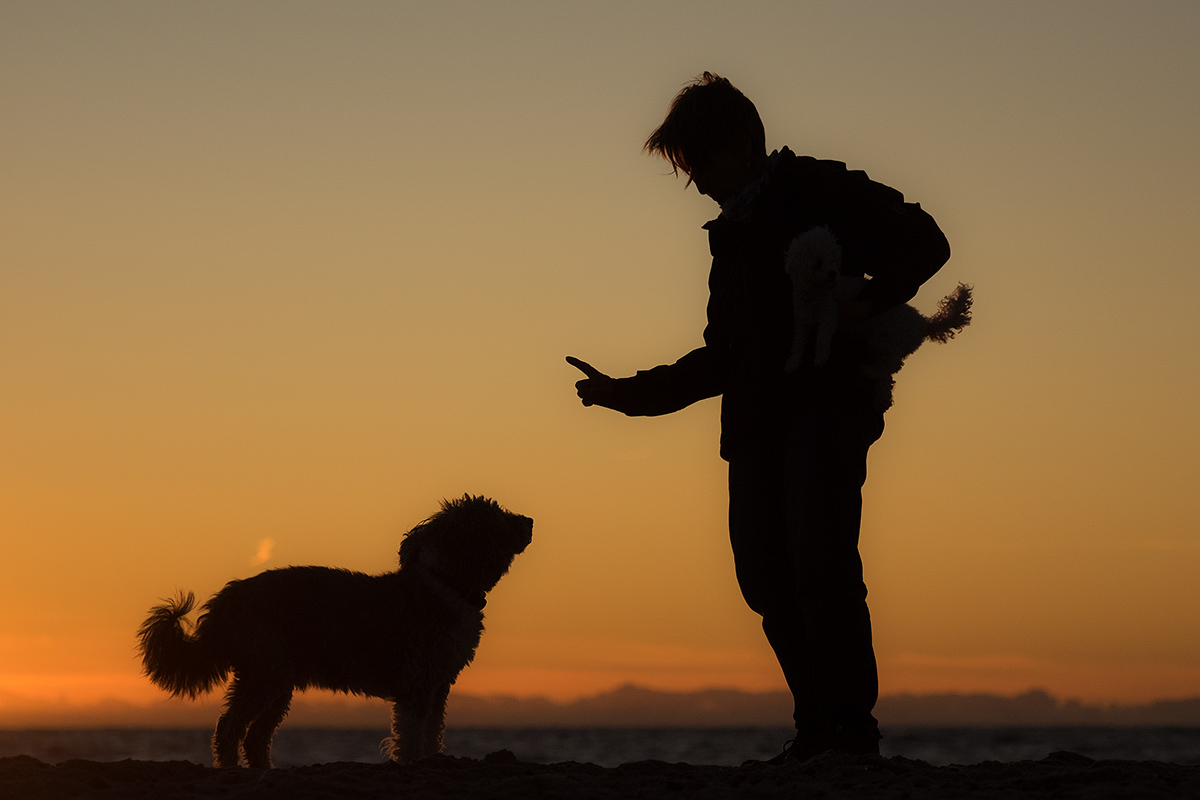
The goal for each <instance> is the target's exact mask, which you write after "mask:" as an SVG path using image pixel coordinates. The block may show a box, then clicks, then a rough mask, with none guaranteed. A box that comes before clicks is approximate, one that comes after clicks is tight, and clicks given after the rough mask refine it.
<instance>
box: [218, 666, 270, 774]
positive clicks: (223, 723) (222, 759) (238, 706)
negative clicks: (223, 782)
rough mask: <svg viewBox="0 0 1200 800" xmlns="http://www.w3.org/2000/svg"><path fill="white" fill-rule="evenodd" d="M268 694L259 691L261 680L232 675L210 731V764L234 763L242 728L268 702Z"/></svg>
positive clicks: (236, 763)
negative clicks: (220, 709)
mask: <svg viewBox="0 0 1200 800" xmlns="http://www.w3.org/2000/svg"><path fill="white" fill-rule="evenodd" d="M272 699H273V698H272V695H271V694H268V693H266V692H264V691H263V689H262V684H261V683H256V682H252V681H246V680H244V679H243V678H241V677H240V676H236V675H235V676H234V679H233V681H232V682H231V683H230V684H229V690H228V691H226V692H225V712H224V713H223V714H221V718H220V719H218V720H217V729H216V730H215V731H213V738H212V754H213V766H214V767H236V766H237V765H238V753H239V751H240V749H241V744H242V740H243V739H245V738H246V729H247V728H248V727H249V726H250V723H251V722H253V721H254V720H255V719H257V718H258V717H259V716H261V715H262V713H263V712H264V711H265V710H266V708H267V706H268V705H270V703H271V700H272Z"/></svg>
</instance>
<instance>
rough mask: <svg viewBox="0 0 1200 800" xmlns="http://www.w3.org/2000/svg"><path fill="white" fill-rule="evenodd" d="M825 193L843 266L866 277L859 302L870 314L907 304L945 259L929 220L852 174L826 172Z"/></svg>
mask: <svg viewBox="0 0 1200 800" xmlns="http://www.w3.org/2000/svg"><path fill="white" fill-rule="evenodd" d="M839 166H841V165H840V164H839ZM843 169H844V167H843ZM826 190H827V194H826V199H827V200H828V201H829V205H830V207H831V211H832V216H833V219H831V220H830V221H831V222H832V223H833V226H834V231H835V233H836V234H839V235H838V238H839V240H841V241H842V242H844V243H846V246H845V248H844V252H843V264H844V267H846V268H852V269H853V270H854V271H856V272H862V273H863V274H866V275H869V276H871V280H870V281H869V282H868V283H867V285H866V288H865V289H863V293H862V295H861V296H860V299H863V300H867V301H869V302H870V303H871V305H872V307H873V310H874V311H875V312H879V311H883V310H885V309H888V308H891V307H892V306H895V305H898V304H900V303H906V302H908V301H909V300H911V299H912V298H913V296H914V295H916V293H917V290H918V289H919V288H920V287H921V284H923V283H924V282H925V281H927V280H929V278H931V277H932V276H933V274H934V273H936V272H937V271H938V270H939V269H941V267H942V265H943V264H945V263H946V262H947V261H948V260H949V259H950V243H949V242H948V241H947V240H946V237H945V235H944V234H943V233H942V231H941V229H940V228H939V227H938V225H937V223H936V222H935V221H934V219H933V217H931V216H930V215H929V214H928V213H926V211H925V210H924V209H922V208H921V205H920V204H919V203H906V202H904V195H902V194H901V193H900V192H898V191H896V190H895V189H892V188H891V187H889V186H885V185H883V184H881V183H876V182H875V181H872V180H871V179H870V178H868V177H867V175H866V173H864V172H861V171H857V170H854V171H842V172H840V175H838V174H836V173H833V174H829V173H827V183H826Z"/></svg>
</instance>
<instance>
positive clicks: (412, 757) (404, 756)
mask: <svg viewBox="0 0 1200 800" xmlns="http://www.w3.org/2000/svg"><path fill="white" fill-rule="evenodd" d="M430 705H431V703H430V701H429V698H428V697H424V698H415V697H413V696H411V695H409V696H406V697H399V698H397V699H396V700H394V701H393V702H392V738H391V740H390V741H389V742H388V755H390V756H391V759H392V760H393V761H397V762H399V763H401V764H407V763H410V762H412V761H416V760H418V759H420V758H422V757H423V756H425V755H427V754H426V753H425V752H424V749H425V747H424V745H425V735H426V731H427V730H428V726H429V714H430Z"/></svg>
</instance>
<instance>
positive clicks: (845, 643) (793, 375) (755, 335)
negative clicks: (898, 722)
mask: <svg viewBox="0 0 1200 800" xmlns="http://www.w3.org/2000/svg"><path fill="white" fill-rule="evenodd" d="M765 142H766V139H765V134H764V130H763V125H762V122H761V120H760V119H759V116H758V111H757V110H756V109H755V107H754V104H753V103H751V102H750V100H749V99H747V98H746V96H745V95H743V94H742V93H741V92H739V91H738V90H737V89H736V88H734V87H733V85H732V84H730V83H729V81H728V80H726V79H724V78H721V77H719V76H717V75H713V74H711V73H707V72H706V73H704V75H703V76H701V77H700V78H698V79H697V80H696V81H695V82H694V83H692V84H690V85H688V86H687V87H686V88H684V89H683V90H682V91H681V92H680V93H679V94H678V95H677V96H676V97H675V99H674V101H673V102H672V104H671V108H670V111H669V112H668V114H667V117H666V119H665V120H664V121H663V123H662V125H661V126H659V128H658V129H657V130H655V131H654V133H652V134H651V135H650V138H649V139H648V140H647V141H646V150H647V151H648V152H651V153H654V154H657V155H660V156H662V157H663V158H665V159H667V161H669V162H670V164H671V165H672V167H673V168H674V169H675V171H676V174H678V172H679V171H680V170H682V171H683V173H684V174H685V175H687V176H688V178H689V182H690V183H694V184H695V185H696V189H697V190H698V191H699V192H700V193H701V194H704V195H707V196H709V197H711V198H712V199H713V200H715V201H717V203H718V204H719V205H720V207H721V214H720V216H718V217H717V218H716V219H714V220H712V221H711V222H709V223H707V224H706V225H705V226H704V227H705V229H707V231H708V238H709V247H710V250H711V252H712V257H713V261H712V270H711V273H710V275H709V292H710V295H709V302H708V325H707V327H706V328H705V330H704V346H703V347H700V348H698V349H696V350H693V351H692V352H690V353H688V354H687V355H685V356H683V358H681V359H679V360H678V361H677V362H675V363H674V364H669V365H664V366H659V367H655V368H654V369H651V370H648V371H643V372H638V373H637V374H636V375H634V376H633V377H629V378H610V377H608V376H607V375H605V374H603V373H601V372H600V371H598V370H596V369H595V368H593V367H592V366H591V365H589V364H587V363H585V362H583V361H580V360H579V359H576V358H573V357H569V358H568V359H567V360H568V361H569V362H570V363H571V364H573V365H574V366H576V367H578V368H579V369H581V370H582V371H583V372H584V373H585V374H586V375H587V378H585V379H584V380H581V381H579V382H578V383H576V384H575V386H576V389H577V391H578V393H579V397H580V398H581V399H582V400H583V404H584V405H585V406H591V405H599V406H604V407H606V408H611V409H615V410H617V411H620V412H622V413H624V414H627V415H629V416H654V415H658V414H669V413H671V412H673V411H678V410H679V409H681V408H684V407H685V406H687V405H690V404H692V403H694V402H696V401H698V400H703V399H704V398H708V397H714V396H716V395H723V398H722V404H721V456H722V457H723V458H724V459H725V460H727V461H728V462H729V533H730V540H731V543H732V546H733V555H734V563H735V567H736V571H737V579H738V584H739V586H740V587H741V590H742V594H743V596H744V597H745V599H746V602H747V603H748V604H749V605H750V607H751V608H752V609H753V610H754V611H755V612H757V613H758V614H760V615H761V616H762V625H763V630H764V631H765V633H766V636H767V640H768V641H769V642H770V644H771V647H772V648H773V649H774V651H775V655H776V657H777V658H778V659H779V664H780V666H781V667H782V669H783V674H784V677H785V679H786V680H787V684H788V687H789V688H790V689H791V692H792V695H793V697H794V698H795V720H796V732H797V734H796V738H795V740H793V741H792V742H790V743H789V744H788V746H787V749H785V751H784V753H782V754H781V755H780V756H778V757H777V758H776V759H773V760H772V761H773V762H775V763H782V762H783V761H785V760H786V761H792V760H797V759H798V760H806V759H808V758H810V757H811V756H813V755H815V754H817V753H820V752H824V751H826V750H835V751H840V752H847V753H878V752H879V738H880V736H879V727H878V722H877V721H876V719H875V717H874V716H873V715H872V713H871V712H872V709H873V708H874V706H875V702H876V699H877V698H878V693H879V684H878V675H877V672H876V666H875V653H874V650H873V649H872V645H871V620H870V615H869V613H868V610H867V602H866V597H867V589H866V585H865V584H864V583H863V571H862V561H861V559H860V557H859V553H858V534H859V522H860V519H861V511H862V494H861V490H862V485H863V482H864V481H865V480H866V457H867V449H868V448H869V447H870V446H871V444H872V443H873V442H874V441H875V440H876V439H878V438H879V436H880V434H881V433H882V432H883V412H884V410H885V407H881V404H880V403H879V402H878V398H879V396H880V393H879V392H878V391H877V389H878V388H879V387H878V385H877V384H876V383H875V380H878V379H875V380H872V379H869V378H867V377H865V376H864V374H863V372H862V371H861V370H859V369H856V360H855V355H856V353H855V351H856V342H855V339H854V336H853V330H854V326H855V324H856V323H860V322H862V321H863V320H865V319H867V318H868V317H870V316H872V315H874V314H877V313H879V312H881V311H883V310H886V309H888V308H890V307H892V306H894V305H896V304H899V303H904V302H906V301H908V300H909V299H910V298H911V297H913V295H915V294H916V292H917V289H918V288H919V287H920V286H921V284H922V283H924V282H925V281H926V280H927V279H928V278H929V277H930V276H931V275H933V274H934V273H935V272H936V271H937V270H938V269H939V268H940V267H941V266H942V265H943V264H944V263H945V262H946V261H947V259H948V258H949V257H950V247H949V244H948V243H947V241H946V238H945V236H943V234H942V232H941V231H940V230H939V229H938V226H937V224H936V223H935V222H934V221H933V219H932V218H931V217H930V216H929V215H928V214H927V213H925V212H924V211H922V210H921V207H920V206H919V205H918V204H915V203H906V202H904V196H903V195H902V194H901V193H900V192H898V191H896V190H895V189H891V188H889V187H887V186H884V185H882V184H879V183H875V182H873V181H871V180H870V179H869V178H868V177H867V175H866V174H865V173H863V172H859V171H850V170H847V169H846V165H845V164H842V163H841V162H837V161H818V160H816V159H814V158H810V157H806V156H797V155H795V154H794V153H792V152H791V151H790V150H788V149H787V148H784V149H782V150H779V151H776V152H773V153H771V154H770V155H767V152H766V144H765ZM819 226H827V227H828V228H829V230H830V231H832V233H833V235H834V236H835V237H836V239H837V242H838V243H839V244H840V245H841V248H842V274H843V275H844V276H858V277H862V276H869V277H870V280H869V281H867V282H866V284H865V288H863V289H862V291H861V293H860V294H858V296H857V297H855V298H853V299H851V300H844V301H841V302H839V304H838V322H837V326H838V327H837V331H838V333H837V335H836V336H835V338H834V343H833V347H832V355H831V356H830V358H829V359H828V361H827V362H826V363H825V364H823V365H822V366H820V367H817V366H814V365H813V363H812V356H811V353H809V354H808V355H807V357H806V358H805V359H804V361H803V363H802V364H801V366H800V368H799V369H797V370H795V371H790V372H789V371H787V370H785V369H784V364H785V362H786V361H787V360H788V356H789V353H790V346H791V343H792V286H791V283H790V280H789V277H788V275H787V273H786V272H785V270H784V254H785V251H786V250H787V248H788V245H789V243H790V242H791V241H792V240H793V239H794V238H795V237H796V236H798V235H799V234H801V233H803V232H805V231H808V230H811V229H813V228H815V227H819ZM889 397H890V395H889Z"/></svg>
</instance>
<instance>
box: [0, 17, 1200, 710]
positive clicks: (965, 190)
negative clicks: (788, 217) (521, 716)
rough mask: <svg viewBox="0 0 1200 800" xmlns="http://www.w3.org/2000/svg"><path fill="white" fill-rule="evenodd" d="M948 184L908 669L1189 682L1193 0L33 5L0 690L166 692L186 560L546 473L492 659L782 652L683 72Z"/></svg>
mask: <svg viewBox="0 0 1200 800" xmlns="http://www.w3.org/2000/svg"><path fill="white" fill-rule="evenodd" d="M703 70H712V71H715V72H718V73H721V74H723V75H726V76H727V77H729V78H730V79H731V80H732V81H733V82H734V83H735V85H737V86H738V87H739V88H741V89H742V90H743V91H744V92H745V93H746V94H747V95H748V96H750V97H751V98H752V99H753V100H754V101H755V103H756V104H757V106H758V108H759V110H760V112H761V113H762V116H763V118H764V121H765V123H766V127H767V143H768V147H770V148H775V147H779V146H782V145H785V144H786V145H788V146H790V147H792V148H793V149H794V150H796V151H797V152H800V153H802V154H809V155H814V156H817V157H822V158H834V159H838V160H842V161H846V162H848V163H849V164H850V165H851V166H852V167H854V168H858V169H864V170H866V171H867V172H868V173H869V174H870V175H871V176H872V177H873V178H875V179H876V180H879V181H881V182H883V183H887V184H889V185H892V186H895V187H896V188H898V189H900V190H901V191H903V192H904V193H905V194H906V197H907V198H908V199H909V200H913V201H919V202H920V203H921V204H922V206H923V207H924V208H926V209H927V210H928V211H930V212H931V213H932V214H933V215H934V216H935V217H936V218H937V220H938V221H939V223H940V224H941V226H942V228H943V229H944V230H945V231H946V233H947V235H948V236H949V238H950V241H951V244H952V246H953V249H954V256H953V258H952V259H951V261H950V262H949V264H947V265H946V266H945V267H944V268H943V269H942V271H941V272H940V273H939V274H938V275H937V276H935V277H934V279H933V280H931V281H930V282H929V283H928V284H926V286H925V287H924V289H923V290H922V292H921V293H920V294H919V295H918V296H917V298H916V300H915V301H914V303H915V305H917V306H918V307H920V308H922V309H923V310H926V311H931V310H932V309H933V308H934V306H935V304H936V301H937V299H938V298H940V297H941V296H942V295H944V294H945V293H946V292H947V291H949V289H951V288H952V287H953V286H954V285H955V284H956V283H957V282H958V281H966V282H970V283H972V284H974V285H975V287H976V294H977V303H976V315H975V319H976V321H975V323H974V324H973V325H972V327H971V328H970V329H969V330H968V331H967V332H966V333H965V334H964V335H963V336H961V337H960V338H959V339H956V340H955V341H954V342H953V343H952V344H949V345H946V346H945V347H938V346H935V345H927V346H926V348H924V349H923V350H922V351H921V352H919V353H918V354H916V355H915V356H914V357H913V358H912V359H910V361H909V363H908V365H907V366H906V367H905V369H904V371H903V372H902V373H901V375H900V380H899V385H898V388H897V392H896V397H897V401H896V402H897V404H896V406H895V408H893V409H892V410H891V411H889V412H888V417H887V432H886V433H885V435H884V438H883V439H882V440H881V441H880V442H879V443H878V444H877V445H876V446H875V447H874V449H873V450H872V455H871V460H870V478H869V480H868V485H867V489H866V510H865V519H864V525H863V536H862V539H863V545H862V548H863V552H864V558H865V560H866V565H867V583H868V586H869V587H870V590H871V598H870V599H871V604H872V613H873V618H874V621H875V634H876V646H877V651H878V655H879V661H880V667H881V681H882V689H883V691H884V692H898V691H919V692H926V691H993V692H1004V693H1009V692H1016V691H1021V690H1024V689H1027V688H1029V687H1033V686H1039V687H1045V688H1046V689H1048V690H1050V691H1052V692H1054V693H1056V694H1059V695H1061V696H1070V697H1079V698H1083V699H1087V700H1092V701H1120V702H1132V701H1138V700H1145V699H1150V698H1156V697H1178V696H1187V695H1197V694H1200V636H1197V635H1196V633H1197V630H1196V629H1197V627H1198V626H1200V590H1197V588H1196V586H1197V583H1196V580H1197V578H1196V576H1197V575H1200V526H1198V525H1197V523H1196V519H1195V515H1196V506H1197V504H1196V492H1197V488H1196V487H1197V485H1198V484H1200V423H1198V422H1197V420H1196V409H1197V401H1196V398H1197V396H1198V395H1200V379H1198V371H1197V364H1200V333H1198V332H1197V327H1196V324H1195V320H1196V319H1197V314H1196V306H1197V302H1198V301H1200V273H1198V270H1197V267H1198V266H1200V234H1198V233H1197V230H1198V226H1197V219H1198V218H1200V148H1197V142H1200V92H1197V89H1196V76H1197V75H1200V5H1197V4H1196V3H1194V2H1155V3H1149V4H1146V3H1135V2H1119V3H1114V2H1102V1H1098V0H1087V2H1082V1H1080V2H1057V3H1044V2H1005V3H985V2H958V1H957V0H955V1H953V2H890V1H888V2H854V3H842V2H814V3H806V2H777V3H771V2H752V3H745V4H737V5H735V4H730V3H721V2H698V1H697V0H688V2H670V3H654V2H651V3H646V2H641V1H640V0H639V2H606V3H603V4H601V3H574V2H507V3H492V2H477V3H468V2H444V1H441V0H439V2H428V3H424V2H420V3H418V2H392V3H378V2H376V3H372V2H356V3H349V4H343V3H332V2H328V3H317V2H303V1H298V0H286V2H283V1H280V2H204V3H199V2H196V3H169V4H164V3H157V2H109V3H88V2H73V3H72V2H56V1H55V0H39V1H38V2H0V109H2V112H0V175H2V176H3V177H2V181H0V204H2V208H0V219H2V220H3V222H2V223H0V541H2V542H3V548H4V550H3V558H2V559H0V710H3V709H4V708H5V707H6V706H7V707H15V706H18V705H22V704H24V705H28V704H35V705H36V704H37V703H39V702H51V701H53V702H59V703H62V702H67V703H71V702H78V703H87V702H93V701H96V700H99V699H101V698H119V699H125V700H129V701H131V702H145V703H150V702H157V701H158V699H159V698H160V697H161V696H162V694H161V692H159V691H158V690H157V689H154V688H153V687H151V686H150V685H149V683H148V682H147V681H146V680H145V679H144V678H141V677H140V676H139V665H138V663H137V661H136V660H135V654H134V632H135V630H136V629H137V627H138V625H139V624H140V622H141V620H142V618H143V617H144V615H145V613H146V611H147V610H148V609H149V607H150V606H151V605H153V604H154V603H155V602H156V601H157V600H158V598H160V597H165V596H168V595H170V594H172V593H174V592H175V591H176V590H177V589H190V590H194V591H196V592H197V593H198V594H200V595H201V596H207V595H208V594H210V593H212V592H213V591H215V590H217V589H218V588H220V586H221V585H223V584H224V583H225V582H226V581H227V580H230V579H232V578H237V577H245V576H247V575H250V574H253V573H255V572H257V571H259V570H261V569H265V568H270V567H278V566H285V565H288V564H331V565H337V566H344V567H349V568H353V569H361V570H366V571H374V572H378V571H384V570H387V569H390V568H392V567H393V566H394V563H395V552H396V548H397V546H398V543H399V539H400V536H401V534H402V533H403V531H405V530H407V529H408V528H409V527H411V526H412V525H413V524H414V523H416V522H417V521H419V520H420V519H422V518H423V517H425V516H427V515H429V514H430V513H432V512H433V511H434V510H435V509H436V505H437V502H438V501H439V499H440V498H442V497H446V496H454V495H459V494H462V493H463V492H471V493H480V494H488V495H491V496H494V497H495V498H496V499H498V500H499V501H500V502H502V503H503V504H505V505H506V506H508V507H510V508H511V509H513V510H515V511H518V512H520V513H524V514H528V515H530V516H532V517H534V518H535V520H536V527H535V539H534V543H533V545H532V546H531V548H530V549H529V550H528V551H527V552H526V553H525V554H524V555H522V556H521V557H520V558H519V559H518V560H517V562H516V563H515V564H514V566H513V569H512V572H511V573H510V575H509V576H508V577H507V578H505V580H504V581H502V582H501V584H500V586H499V587H498V588H497V589H496V591H495V592H494V593H493V595H492V597H491V600H490V602H489V604H488V610H487V613H488V622H487V625H488V632H487V633H486V634H485V636H484V639H483V644H482V646H481V648H480V651H479V654H478V658H477V659H476V662H475V664H474V665H473V666H472V667H470V668H469V669H468V670H467V671H466V672H465V673H464V674H463V677H462V678H461V679H460V681H459V690H460V691H469V692H504V693H509V694H517V695H532V694H547V695H550V696H552V697H558V698H568V697H574V696H578V695H582V694H588V693H591V692H595V691H597V690H601V689H606V688H611V687H613V686H615V685H618V684H620V683H624V682H629V681H632V682H637V683H641V684H645V685H648V686H653V687H657V688H664V689H691V688H697V687H701V686H737V687H741V688H746V689H774V688H780V687H782V685H783V683H782V678H781V676H780V674H779V671H778V668H777V667H776V665H775V663H774V660H773V658H772V657H771V654H770V652H769V650H768V648H767V646H766V644H765V641H764V640H763V637H762V634H761V631H760V630H759V628H758V623H757V618H756V617H755V616H754V615H753V614H752V613H751V612H750V611H749V610H748V609H746V608H745V606H744V604H743V602H742V600H741V598H740V595H739V594H738V591H737V587H736V585H735V582H734V577H733V570H732V564H731V559H730V555H729V553H728V545H727V541H726V531H725V519H724V515H725V508H726V494H725V486H724V480H725V468H724V464H723V462H721V461H720V460H719V458H718V456H717V434H718V423H717V414H718V401H715V400H713V401H706V402H704V403H701V404H699V405H697V406H694V407H692V408H689V409H687V410H685V411H683V412H681V413H679V414H676V415H673V416H670V417H664V418H657V419H628V418H625V417H622V416H620V415H618V414H615V413H613V412H609V411H605V410H603V409H596V408H592V409H584V408H582V407H581V406H580V405H579V404H578V401H577V399H576V398H575V396H574V391H573V388H572V384H573V382H574V381H575V380H576V379H577V377H578V374H577V373H576V371H575V370H574V369H572V368H571V367H570V366H568V365H567V364H565V363H564V362H563V356H565V355H567V354H573V355H577V356H580V357H582V358H585V359H587V360H589V361H591V362H592V363H593V364H595V365H596V366H597V367H599V368H601V369H604V370H606V371H608V372H610V373H611V374H614V375H625V374H630V373H632V372H633V371H634V370H636V369H639V368H647V367H650V366H653V365H655V364H659V363H664V362H669V361H673V360H675V359H676V358H678V357H679V356H680V355H682V354H683V353H684V352H686V351H687V350H689V349H691V348H693V347H695V346H697V345H698V344H699V343H700V333H701V330H702V328H703V325H704V305H705V300H706V297H707V289H706V279H707V272H708V254H707V242H706V240H705V236H704V233H703V231H701V230H700V225H701V224H703V223H704V222H705V221H706V220H708V219H709V218H711V217H712V216H715V212H716V208H715V206H714V205H713V204H712V203H711V202H710V201H709V200H708V199H707V198H704V197H701V196H699V195H697V194H696V192H695V190H694V189H685V186H684V184H685V181H684V180H682V179H676V178H674V177H672V176H671V175H670V173H669V171H668V170H667V169H666V167H665V166H664V164H663V163H662V162H660V161H656V160H654V159H651V158H649V157H647V156H644V155H643V154H642V153H641V152H640V147H641V143H642V141H643V140H644V139H645V137H646V135H647V134H648V133H649V132H650V131H651V130H652V129H653V128H654V127H655V126H656V125H657V124H658V122H659V121H661V118H662V116H663V114H664V113H665V111H666V108H667V104H668V103H669V101H670V99H671V98H672V96H673V95H674V94H675V92H676V91H678V89H679V88H680V87H681V86H682V85H683V84H684V83H685V82H686V81H687V80H688V79H690V78H691V77H692V76H694V75H696V74H698V73H699V72H701V71H703Z"/></svg>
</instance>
